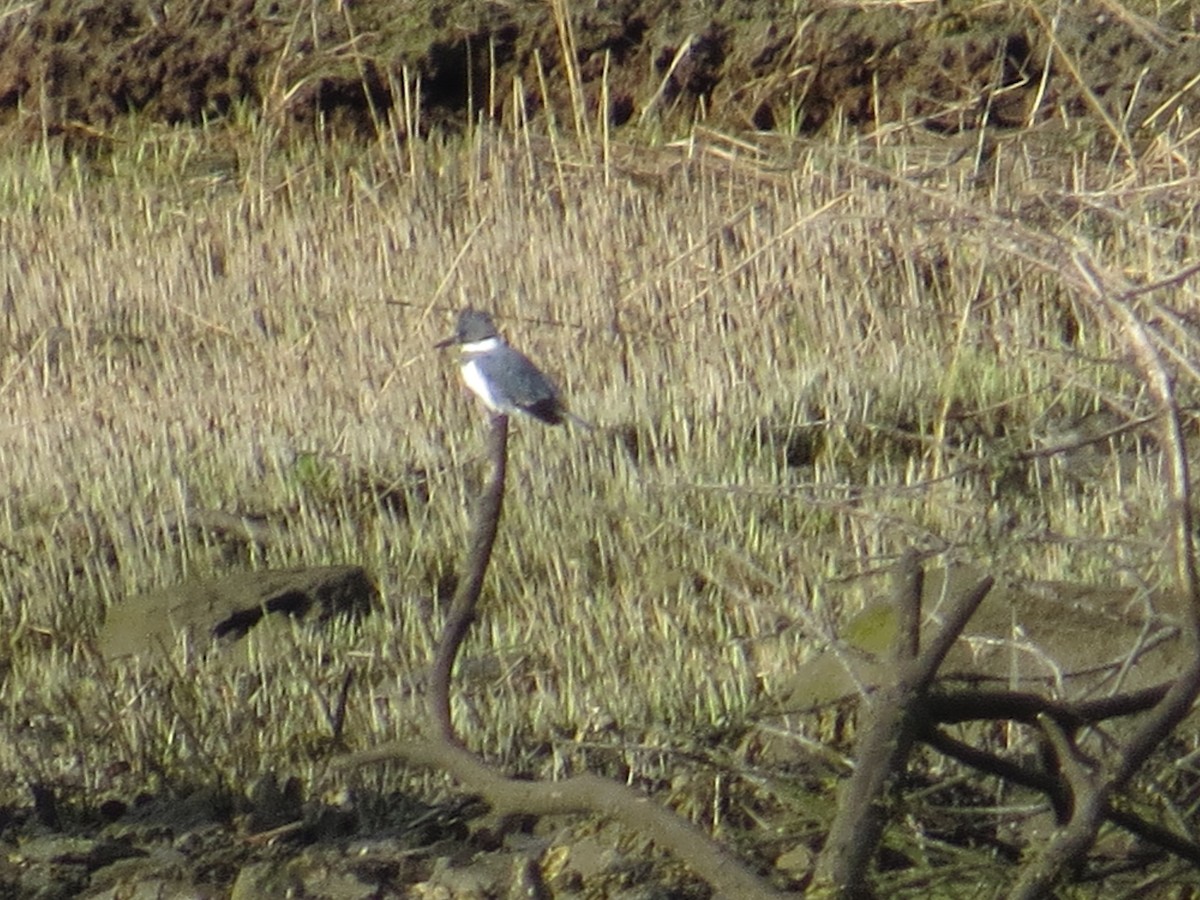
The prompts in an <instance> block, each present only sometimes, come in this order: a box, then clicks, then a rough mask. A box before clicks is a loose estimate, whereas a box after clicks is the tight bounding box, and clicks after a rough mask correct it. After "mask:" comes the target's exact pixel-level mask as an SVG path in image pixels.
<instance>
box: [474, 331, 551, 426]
mask: <svg viewBox="0 0 1200 900" xmlns="http://www.w3.org/2000/svg"><path fill="white" fill-rule="evenodd" d="M476 364H477V365H478V366H479V370H480V374H482V375H483V377H484V378H486V379H487V381H488V383H489V385H490V386H491V389H492V397H493V399H494V400H495V402H496V405H497V406H499V407H501V408H505V407H508V408H512V409H516V410H520V411H521V412H523V413H526V414H528V415H531V416H533V417H534V418H535V419H540V420H541V421H543V422H545V423H547V424H549V425H557V424H559V423H560V422H561V421H562V420H563V406H562V400H561V399H560V398H559V395H558V389H557V388H556V387H555V386H554V383H553V382H552V381H551V380H550V379H549V378H547V377H546V376H545V375H543V374H542V372H541V370H540V369H538V367H537V366H535V365H534V364H533V363H532V362H530V360H529V358H528V357H526V356H525V355H524V354H523V353H521V352H520V351H517V350H514V349H512V348H511V347H504V348H502V350H501V351H497V352H494V353H487V354H484V355H482V356H480V357H479V358H478V359H477V360H476Z"/></svg>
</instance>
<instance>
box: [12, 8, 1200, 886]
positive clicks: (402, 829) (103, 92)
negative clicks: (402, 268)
mask: <svg viewBox="0 0 1200 900" xmlns="http://www.w3.org/2000/svg"><path fill="white" fill-rule="evenodd" d="M575 6H577V7H579V9H578V10H577V11H575V12H574V14H573V17H572V19H571V21H570V22H569V24H568V23H563V22H556V21H555V19H554V15H553V4H551V3H547V2H543V0H537V2H531V0H515V2H507V3H500V2H484V0H462V2H455V3H452V2H435V0H425V2H419V0H418V2H413V3H397V2H396V0H341V2H340V3H335V2H319V3H311V4H309V3H305V4H300V3H298V2H296V0H259V2H255V0H204V2H191V3H189V2H183V0H180V2H171V3H166V2H163V0H33V2H29V3H24V4H21V3H10V4H7V8H6V10H5V12H4V13H3V15H0V125H3V126H7V127H6V129H5V130H6V131H7V132H8V133H9V134H10V135H11V134H24V135H27V136H29V137H34V138H36V137H39V136H41V135H42V134H46V133H50V134H63V135H65V136H66V137H67V138H68V139H70V144H69V146H74V147H78V148H87V149H95V148H97V147H99V146H103V145H104V143H105V142H106V140H107V139H108V134H109V132H110V130H111V129H113V128H114V127H115V126H116V125H117V124H118V123H119V122H120V120H121V119H123V118H126V117H130V116H133V117H136V120H137V121H139V122H147V123H149V122H163V123H173V124H196V123H203V122H207V121H212V120H219V119H221V118H223V117H227V116H231V115H237V114H240V113H242V112H247V113H249V114H251V115H256V116H261V117H262V118H264V119H266V120H267V121H269V122H271V123H274V124H277V125H279V126H281V127H285V128H286V130H288V131H289V132H290V133H291V134H293V135H295V136H298V137H301V138H303V137H304V136H306V135H311V134H313V133H314V132H317V131H324V132H328V133H333V134H335V135H338V136H356V137H367V138H369V137H372V136H373V135H375V134H376V132H377V131H378V130H379V128H380V127H382V126H383V125H385V123H386V124H387V125H388V127H397V128H401V129H403V128H406V127H409V126H408V125H406V124H405V123H406V122H407V123H411V122H419V123H420V126H419V127H420V128H422V129H423V130H424V129H435V128H449V129H454V128H461V127H463V126H464V125H465V124H466V123H468V122H470V121H471V120H472V119H474V118H475V117H477V116H480V115H484V116H488V117H492V118H494V119H497V120H501V121H503V120H506V119H510V118H511V117H512V115H513V112H514V110H513V102H512V101H513V97H514V95H515V96H517V97H519V99H520V102H521V103H522V104H523V106H524V109H523V110H522V113H532V114H536V113H538V112H541V111H544V110H545V108H546V107H547V106H551V107H553V109H554V112H555V116H556V118H557V120H558V121H559V122H560V123H574V122H575V121H576V116H577V115H579V116H580V119H579V120H580V121H587V122H589V123H594V122H596V121H597V119H598V114H599V112H600V110H601V106H602V104H603V106H604V115H605V116H606V117H607V120H608V122H609V123H610V124H612V125H614V126H617V127H620V126H632V125H635V124H637V123H640V122H646V121H650V122H652V123H654V124H655V125H656V126H661V127H664V128H666V129H669V130H678V131H681V132H683V131H686V129H687V127H688V125H689V124H690V123H691V122H693V121H695V120H697V119H698V118H703V119H704V120H705V121H706V122H708V123H709V124H710V125H712V126H714V127H719V128H725V129H730V130H735V131H736V130H742V129H757V130H776V129H777V130H781V131H787V132H789V133H799V134H816V133H818V132H820V131H821V130H822V129H823V128H827V127H830V126H832V125H834V124H847V125H850V126H852V127H857V128H862V129H869V128H871V127H875V126H879V125H884V124H888V123H896V122H904V123H909V124H912V125H914V126H916V127H922V128H927V129H930V130H935V131H941V132H953V131H959V130H964V129H974V128H979V127H981V126H985V125H986V126H990V127H993V128H1019V127H1022V126H1026V125H1031V124H1036V123H1038V122H1042V121H1046V120H1049V119H1054V118H1061V119H1081V120H1090V121H1092V122H1093V123H1094V124H1095V126H1096V127H1095V132H1096V133H1097V134H1099V135H1101V136H1105V135H1107V136H1109V137H1110V138H1113V139H1117V137H1118V136H1121V139H1130V138H1132V139H1134V140H1138V139H1150V138H1152V137H1153V136H1154V134H1155V133H1156V132H1157V131H1158V130H1159V129H1161V128H1162V127H1163V126H1164V125H1165V124H1166V123H1168V122H1169V121H1170V120H1171V119H1172V116H1173V115H1174V113H1175V111H1176V110H1177V109H1179V108H1181V107H1190V106H1195V105H1196V104H1197V103H1200V86H1198V83H1197V81H1196V79H1195V76H1196V73H1197V72H1200V41H1198V40H1197V39H1196V32H1197V27H1198V25H1200V11H1197V8H1196V6H1195V5H1194V4H1187V3H1176V4H1174V5H1173V6H1171V10H1172V11H1171V12H1170V14H1169V17H1168V18H1165V19H1163V20H1157V21H1152V20H1148V19H1141V18H1138V17H1136V16H1134V15H1132V14H1130V13H1128V12H1127V11H1126V10H1125V8H1124V7H1123V6H1121V5H1120V4H1118V3H1116V2H1114V0H1081V2H1075V3H1069V4H1061V3H1053V2H1050V0H1033V2H1028V0H1022V2H1015V0H1014V2H995V3H979V2H977V0H946V2H940V3H933V2H930V3H919V4H904V3H895V4H878V3H873V4H870V5H867V4H863V5H861V6H856V5H855V4H853V3H842V4H838V3H834V2H803V0H800V2H794V0H787V2H784V0H769V2H750V0H712V2H707V3H704V4H699V3H696V4H684V3H679V2H676V0H613V2H606V0H596V2H589V3H586V4H584V3H577V4H575ZM564 48H567V49H566V50H564ZM564 60H570V63H571V64H570V65H569V66H568V65H565V64H564ZM406 85H407V86H410V87H412V88H414V89H415V91H416V94H415V96H416V97H417V103H418V106H419V114H417V113H415V112H414V111H413V110H411V109H410V110H409V114H408V115H407V116H401V115H393V112H394V111H396V110H398V109H400V108H401V106H402V98H403V97H404V91H405V86H406ZM514 86H515V88H514ZM576 100H578V101H579V103H578V104H576V102H575V101H576ZM10 777H12V773H10ZM272 785H273V782H272ZM268 787H271V785H268ZM303 792H304V789H303V788H300V789H294V790H293V789H285V788H279V789H278V790H274V789H273V788H272V790H268V789H267V788H263V789H261V790H258V789H256V790H255V791H246V790H230V791H228V792H225V793H213V792H211V791H205V790H198V791H196V792H195V793H194V794H189V795H186V796H185V795H180V796H178V797H174V798H165V797H141V798H127V800H122V801H120V802H115V801H113V802H110V803H105V804H101V806H100V807H97V808H95V809H93V808H90V807H88V806H87V804H83V805H82V806H73V805H72V804H70V803H67V802H65V800H64V798H59V797H56V796H55V795H54V793H53V792H52V791H49V790H48V789H47V788H45V787H44V786H40V785H31V786H30V795H31V800H30V804H29V806H28V808H25V809H19V810H18V809H0V838H2V841H0V842H2V843H3V845H4V846H3V851H4V852H3V853H0V896H14V897H21V896H40V897H46V898H50V897H75V896H83V895H87V896H95V897H100V896H113V897H116V896H130V895H131V893H130V892H131V891H133V890H135V887H134V886H136V885H140V886H141V888H140V889H144V890H145V891H146V893H144V894H139V896H150V895H151V893H150V891H152V890H157V891H158V893H157V894H154V895H155V896H181V897H182V896H188V897H193V896H212V897H217V896H222V897H224V896H230V895H231V894H232V895H235V896H282V895H284V894H285V893H287V892H288V891H291V892H292V893H294V894H297V895H299V894H300V893H303V894H304V895H305V896H339V897H351V896H353V897H360V896H361V897H373V896H399V895H400V894H401V893H402V892H403V891H404V890H405V889H406V888H408V887H410V886H412V885H414V884H424V885H431V887H430V890H431V891H432V890H435V889H436V890H441V891H442V893H441V894H434V893H429V894H425V895H426V896H435V895H436V896H468V895H471V894H470V889H468V887H466V886H464V884H465V882H462V881H461V879H465V878H467V877H468V875H469V877H470V878H476V877H478V878H480V879H484V882H483V883H484V884H485V885H488V884H491V885H495V886H497V887H495V890H499V889H500V888H499V886H500V885H503V884H506V883H508V882H513V883H519V881H520V878H519V877H518V875H516V874H513V873H518V869H519V865H518V864H519V863H520V860H521V859H524V858H526V857H529V856H533V855H536V854H539V853H546V852H548V851H547V848H548V847H551V846H552V845H554V842H555V840H556V838H555V837H554V836H553V835H545V834H538V833H533V834H515V835H505V836H502V837H501V838H499V839H495V838H494V836H493V838H492V841H493V843H494V844H495V843H497V841H498V843H499V845H500V846H502V847H503V848H505V852H506V853H507V856H502V857H499V858H500V859H501V862H502V864H503V865H504V866H507V867H508V868H506V869H504V870H503V871H502V872H500V873H499V874H497V875H495V876H494V878H493V880H492V881H491V882H488V881H486V878H485V875H483V874H480V873H479V872H477V871H474V870H472V869H471V868H470V867H466V866H463V867H461V868H454V869H453V871H454V872H459V875H457V876H455V875H453V874H452V871H451V870H452V868H453V867H448V866H447V865H446V864H444V860H446V859H452V858H458V857H462V856H464V855H465V856H470V855H471V854H472V853H474V852H475V850H476V849H481V848H482V847H483V838H481V836H480V835H481V833H482V832H483V831H484V830H483V829H480V828H479V827H478V826H468V825H467V824H465V820H468V819H470V817H467V816H464V815H460V811H458V810H454V809H449V810H447V809H441V810H439V809H434V808H424V807H421V808H420V809H415V810H414V809H410V808H409V807H408V806H404V807H403V809H402V810H401V809H400V806H402V804H397V803H396V802H395V801H394V800H389V799H380V798H375V800H376V804H377V805H379V806H385V807H388V808H389V809H391V810H392V811H393V812H395V813H396V816H395V821H391V820H389V819H388V817H387V816H384V815H370V814H369V813H370V810H367V809H366V808H365V807H366V806H369V805H370V804H367V803H364V802H363V798H362V797H360V798H358V800H357V802H355V803H352V804H349V806H350V808H349V809H347V808H346V804H342V803H333V802H330V801H325V800H309V801H307V802H305V801H304V799H303V797H302V796H301V794H303ZM276 795H278V796H276ZM414 802H415V801H414ZM256 815H257V816H258V817H259V819H258V820H256V819H255V818H254V817H255V816H256ZM297 822H298V823H300V824H299V826H298V828H296V829H295V830H288V831H286V833H281V834H279V835H277V836H276V837H277V838H278V841H283V842H287V841H290V842H291V844H290V845H289V844H287V843H284V844H282V845H281V844H280V843H278V842H275V843H271V842H268V841H267V840H266V839H265V838H262V837H261V833H262V832H264V831H265V832H267V833H270V831H271V829H273V828H275V827H277V826H278V827H286V826H287V825H288V823H297ZM380 822H384V823H385V825H386V828H384V829H383V830H382V831H381V829H380V828H379V827H378V826H379V823H380ZM414 823H417V824H416V825H414ZM430 823H432V824H430ZM422 827H424V829H425V830H424V831H422V830H421V828H422ZM472 829H473V830H472ZM362 832H369V833H370V837H369V839H368V838H363V839H361V840H357V843H354V842H353V841H355V840H356V839H355V838H354V837H353V835H355V834H356V833H362ZM417 832H419V833H417ZM468 833H469V837H470V840H467V839H466V838H465V837H464V836H467V835H468ZM80 835H86V836H80ZM414 835H415V836H414ZM539 842H540V843H539ZM596 842H597V843H598V844H603V845H604V846H605V847H607V846H610V845H611V844H612V843H613V840H612V839H610V838H609V837H608V836H604V837H603V839H602V840H597V841H596ZM565 843H566V844H568V845H569V854H570V855H574V856H580V857H582V855H583V854H582V853H581V852H580V847H582V846H584V840H581V839H579V838H577V837H572V838H571V839H570V840H569V841H566V842H565ZM299 847H304V848H306V849H304V850H299V849H297V848H299ZM417 848H423V849H421V851H420V852H415V851H416V849H417ZM531 848H532V849H531ZM329 854H333V856H335V857H336V858H332V857H331V856H330V855H329ZM493 858H498V857H496V856H495V855H494V856H493ZM627 863H628V859H624V860H622V859H617V860H616V861H615V862H614V861H610V862H609V863H606V865H607V866H608V868H607V869H606V868H604V867H603V866H599V865H598V864H597V865H590V866H585V865H584V863H583V862H582V861H580V862H579V863H578V866H579V869H580V870H581V872H582V871H583V870H584V869H586V872H585V873H584V874H579V875H578V876H572V877H576V879H577V881H578V883H579V884H581V885H585V886H594V885H596V884H597V879H600V878H602V877H608V873H610V872H616V873H617V874H616V875H614V876H613V877H618V876H619V877H622V878H625V879H626V880H625V881H624V882H623V887H625V888H627V889H628V888H630V887H631V885H638V884H641V885H645V884H647V883H649V884H653V885H655V886H656V889H657V890H658V891H659V892H660V894H663V893H665V892H667V891H668V890H669V889H668V888H667V887H664V886H663V882H664V879H663V878H661V877H660V875H659V873H655V872H649V871H644V872H642V875H641V878H640V880H639V879H637V878H633V877H632V876H628V875H627V870H626V868H623V867H625V866H626V865H627ZM799 868H801V869H803V868H804V867H803V866H799ZM567 870H568V869H567V868H564V871H567ZM463 872H466V873H467V874H463ZM588 872H590V873H591V874H587V873H588ZM518 874H519V873H518ZM456 877H457V878H459V879H460V881H455V880H454V879H455V878H456ZM486 877H492V876H486ZM564 877H565V876H564ZM330 879H332V880H338V885H337V886H336V888H335V886H331V883H327V882H329V880H330ZM339 879H340V880H339ZM665 881H666V882H667V883H669V884H670V885H671V888H670V889H673V890H675V891H676V894H675V895H677V896H691V895H692V894H690V893H687V892H685V891H684V890H683V889H682V888H680V887H679V882H678V881H677V880H676V879H673V878H671V879H665ZM472 883H474V882H472ZM535 888H536V886H535ZM487 889H489V888H487V887H485V888H484V889H483V890H484V891H485V892H486V890H487ZM604 890H606V891H607V889H604ZM647 890H649V889H647ZM689 890H695V886H694V885H692V886H691V887H689ZM88 892H90V893H88ZM239 892H240V893H239ZM609 893H610V894H611V892H609ZM699 893H700V894H702V893H703V889H700V890H699ZM597 895H599V894H597Z"/></svg>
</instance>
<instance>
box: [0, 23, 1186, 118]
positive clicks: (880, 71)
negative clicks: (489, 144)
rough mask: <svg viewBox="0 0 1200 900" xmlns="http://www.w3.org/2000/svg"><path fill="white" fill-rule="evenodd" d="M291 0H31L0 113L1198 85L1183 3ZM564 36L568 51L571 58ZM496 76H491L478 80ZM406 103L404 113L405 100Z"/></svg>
mask: <svg viewBox="0 0 1200 900" xmlns="http://www.w3.org/2000/svg"><path fill="white" fill-rule="evenodd" d="M585 6H586V8H585V9H583V10H581V11H579V12H577V13H576V15H575V17H574V19H573V21H572V22H571V27H570V29H569V33H568V32H567V31H566V30H565V29H563V28H560V27H558V26H557V25H556V23H555V21H554V19H553V16H552V14H551V5H550V4H543V3H516V4H496V3H488V2H482V0H463V2H458V3H440V2H425V3H414V4H409V3H406V4H401V5H397V4H395V3H392V2H387V0H356V2H353V3H319V4H298V3H296V2H294V0H282V2H269V3H268V2H253V0H211V2H208V3H204V4H201V5H194V4H169V5H168V4H161V3H158V2H156V0H149V2H147V0H118V2H108V0H91V2H89V0H45V2H38V3H32V4H26V5H22V6H18V7H15V8H14V9H12V10H11V11H10V12H8V13H7V14H6V15H5V16H4V17H3V18H2V19H0V121H3V120H8V121H10V122H13V121H22V122H23V123H24V124H25V126H26V127H27V128H29V129H30V130H31V133H34V134H37V133H42V132H43V129H46V128H48V129H49V130H51V131H67V132H68V133H72V134H74V135H76V136H81V137H90V138H92V139H97V138H101V137H102V136H103V130H104V129H105V128H106V127H108V126H109V125H111V124H112V123H113V122H114V121H116V120H117V119H119V118H120V117H122V116H126V115H129V114H136V115H137V116H139V117H140V118H142V119H143V120H149V121H162V122H170V123H200V122H204V121H210V120H213V119H219V118H220V117H222V116H225V115H227V114H229V113H230V112H231V110H233V109H235V108H237V107H248V108H249V109H251V110H257V111H260V112H263V113H266V114H269V115H271V116H273V117H277V120H278V121H279V122H281V123H286V124H288V125H299V126H314V125H316V124H318V123H319V125H320V126H321V127H322V128H328V129H333V130H335V131H336V132H337V133H340V134H355V133H357V134H360V135H370V134H372V133H374V132H375V130H376V128H377V123H381V122H383V121H385V120H386V116H387V114H388V113H389V112H391V111H392V110H393V109H394V108H395V107H396V106H397V104H398V103H399V102H400V100H401V95H402V85H403V83H404V81H405V78H406V76H407V77H408V79H409V83H415V82H414V79H417V78H419V105H420V109H421V115H420V117H419V121H420V123H421V127H422V128H432V127H453V126H460V125H462V124H463V123H465V122H467V121H468V120H469V119H470V118H471V117H472V116H475V115H478V114H480V113H486V114H487V115H490V116H492V117H495V118H497V119H503V118H504V117H505V116H506V115H507V116H511V115H512V104H511V99H512V92H511V90H510V85H512V84H513V83H514V79H519V81H518V82H516V83H517V84H519V85H520V86H521V87H520V91H521V93H522V95H523V102H524V104H525V106H526V112H534V113H536V112H538V111H539V110H541V109H543V108H544V107H545V105H546V104H547V103H549V104H550V105H552V106H553V107H554V108H555V111H556V114H557V116H558V119H559V121H560V122H571V121H572V116H573V109H572V105H571V94H572V90H571V80H572V78H577V79H578V81H579V93H580V95H581V96H582V97H583V98H584V99H585V103H586V104H587V106H589V107H590V110H589V111H590V113H591V114H592V116H593V119H592V121H594V116H595V113H596V111H597V109H598V107H599V105H600V103H601V102H605V103H606V104H607V109H606V113H607V118H608V120H609V122H610V123H611V124H612V125H614V126H621V125H625V124H627V123H631V122H638V121H643V120H644V119H645V118H646V117H653V116H659V117H662V118H663V119H665V120H666V121H667V123H668V125H669V126H675V127H679V128H681V129H682V128H685V127H686V125H687V124H688V123H690V122H691V121H694V120H695V119H696V118H697V117H704V118H705V119H706V120H707V121H708V122H709V123H710V124H711V125H713V126H715V127H720V128H730V129H744V128H754V129H759V130H771V129H787V130H789V131H793V132H799V133H808V134H812V133H816V132H819V131H820V130H821V129H822V128H823V127H825V126H826V125H827V124H829V123H830V122H831V121H833V120H838V121H841V122H845V123H848V124H850V125H852V126H858V127H870V126H873V125H883V124H885V123H894V122H908V123H917V124H919V125H921V126H923V127H926V128H929V129H934V130H938V131H957V130H961V129H971V128H977V127H980V126H982V125H987V126H992V127H995V128H1018V127H1021V126H1024V125H1030V124H1034V123H1037V122H1039V121H1043V120H1046V119H1048V118H1054V117H1067V118H1091V119H1095V120H1096V121H1097V122H1100V123H1104V124H1105V125H1106V126H1107V127H1110V128H1111V127H1112V126H1113V125H1114V124H1116V125H1119V126H1121V128H1122V129H1123V130H1125V131H1126V132H1127V133H1131V134H1133V133H1136V132H1137V130H1138V128H1139V127H1141V126H1142V125H1144V124H1145V125H1148V126H1149V127H1150V128H1151V129H1152V128H1153V126H1154V124H1155V123H1162V122H1164V121H1165V120H1166V117H1167V115H1168V114H1169V112H1170V110H1171V109H1172V108H1173V106H1174V105H1178V104H1194V103H1196V102H1197V100H1198V99H1200V97H1198V95H1197V91H1198V90H1200V89H1198V88H1197V87H1196V85H1195V84H1194V83H1193V84H1191V85H1190V86H1189V81H1190V80H1191V79H1192V77H1193V76H1194V74H1195V73H1196V72H1197V71H1200V41H1197V40H1196V39H1195V34H1196V26H1197V22H1196V19H1197V17H1198V15H1200V14H1197V13H1196V12H1194V11H1192V10H1191V9H1190V8H1189V5H1188V4H1176V5H1175V6H1174V7H1173V11H1172V12H1171V13H1169V18H1167V19H1166V20H1164V21H1151V20H1148V19H1142V18H1139V17H1136V16H1134V15H1133V14H1132V13H1129V12H1127V11H1126V10H1125V9H1124V8H1123V7H1121V6H1119V5H1117V4H1115V3H1113V2H1111V0H1100V2H1086V0H1085V2H1081V3H1072V4H1066V5H1061V4H1060V5H1056V4H1052V3H1034V4H1029V3H1017V2H1011V3H1004V2H1001V3H987V4H979V3H975V2H973V0H962V2H946V3H921V4H871V5H869V6H868V5H862V6H857V5H855V4H832V3H815V2H814V3H800V4H796V3H792V2H786V3H785V2H778V0H777V2H766V3H752V2H744V0H743V2H722V3H709V4H704V9H703V11H696V10H693V9H690V8H689V7H688V5H687V4H677V3H673V2H665V0H621V2H611V3H599V4H586V5H585ZM564 38H566V39H568V40H569V41H570V42H571V46H573V48H574V50H573V52H572V53H571V58H572V60H573V63H574V65H573V66H571V67H570V70H569V71H568V67H564V65H563V59H564V52H563V48H564ZM493 90H494V94H493V93H492V91H493ZM410 121H411V119H410Z"/></svg>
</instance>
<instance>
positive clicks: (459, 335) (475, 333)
mask: <svg viewBox="0 0 1200 900" xmlns="http://www.w3.org/2000/svg"><path fill="white" fill-rule="evenodd" d="M452 344H457V345H458V347H459V350H460V352H461V353H462V378H463V381H464V382H466V385H467V387H468V388H470V389H471V391H472V392H473V393H474V394H475V395H476V396H477V397H478V398H479V399H480V400H482V401H483V405H484V406H486V407H487V408H488V409H489V410H491V411H492V412H493V413H497V414H500V415H505V416H507V415H510V414H512V413H514V412H520V413H524V414H525V415H527V416H532V417H533V418H535V419H537V420H539V421H541V422H545V423H546V424H547V425H558V424H560V423H561V422H562V421H563V419H564V418H570V419H573V420H574V421H576V422H579V423H580V424H581V425H583V426H585V427H587V428H590V427H591V426H590V425H588V423H587V422H584V421H583V420H582V419H580V418H579V417H578V416H576V415H574V414H573V413H571V412H569V411H568V410H567V408H566V407H565V406H564V405H563V402H562V398H561V397H560V396H559V393H558V388H556V387H555V386H554V383H553V382H552V381H551V380H550V379H549V378H547V377H546V376H545V375H544V374H542V371H541V369H539V368H538V367H537V366H535V365H534V364H533V363H532V362H530V360H529V357H527V356H526V355H525V354H523V353H521V352H520V351H519V350H514V349H513V348H512V347H510V346H509V345H508V343H507V342H506V341H505V340H504V338H502V337H500V333H499V332H498V331H496V325H495V323H494V322H492V317H491V316H489V315H488V314H487V313H485V312H483V311H482V310H478V309H470V308H467V309H464V310H463V311H462V312H461V313H459V314H458V325H457V326H456V327H455V329H454V336H453V337H449V338H446V340H444V341H439V342H438V343H437V344H435V345H434V346H435V347H439V348H440V347H449V346H451V345H452Z"/></svg>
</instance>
